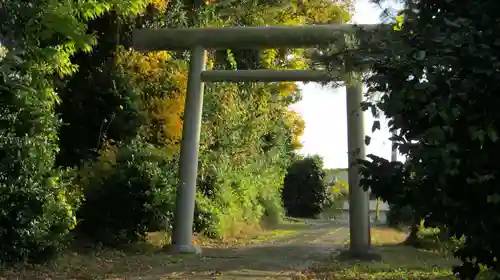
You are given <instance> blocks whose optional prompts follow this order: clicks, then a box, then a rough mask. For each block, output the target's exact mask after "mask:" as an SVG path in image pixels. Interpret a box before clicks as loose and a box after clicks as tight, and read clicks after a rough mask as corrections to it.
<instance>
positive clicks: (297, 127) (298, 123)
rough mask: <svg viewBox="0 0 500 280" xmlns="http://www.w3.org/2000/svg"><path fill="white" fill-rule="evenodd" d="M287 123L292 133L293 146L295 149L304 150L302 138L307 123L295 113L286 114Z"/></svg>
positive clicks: (288, 112)
mask: <svg viewBox="0 0 500 280" xmlns="http://www.w3.org/2000/svg"><path fill="white" fill-rule="evenodd" d="M285 117H286V123H287V125H288V127H289V128H290V130H291V132H292V145H293V147H294V149H296V150H298V149H300V148H302V143H301V142H300V137H302V135H303V134H304V129H305V126H306V124H305V122H304V120H303V119H302V117H301V116H300V115H299V114H297V112H294V111H287V112H286V116H285Z"/></svg>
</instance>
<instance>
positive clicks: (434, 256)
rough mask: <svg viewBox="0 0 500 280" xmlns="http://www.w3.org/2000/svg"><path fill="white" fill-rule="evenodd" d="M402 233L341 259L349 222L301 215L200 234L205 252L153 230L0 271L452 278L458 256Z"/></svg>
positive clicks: (159, 277) (382, 236) (136, 278)
mask: <svg viewBox="0 0 500 280" xmlns="http://www.w3.org/2000/svg"><path fill="white" fill-rule="evenodd" d="M405 237H406V233H404V232H401V231H397V230H393V229H388V228H384V227H375V228H373V229H372V242H373V245H374V249H375V252H377V253H379V254H380V255H381V256H382V261H379V262H358V261H352V260H351V261H339V260H337V259H336V254H337V253H338V252H340V251H341V250H342V249H344V248H345V247H346V244H347V242H348V227H347V223H345V222H343V223H341V222H334V221H314V220H303V221H300V222H288V223H284V224H282V225H280V226H279V227H277V228H275V229H273V230H267V231H261V232H258V233H253V234H246V235H239V236H236V237H235V238H232V239H227V240H223V241H220V240H219V241H213V240H212V241H210V240H207V239H203V238H200V239H197V242H198V243H199V244H200V245H201V246H202V247H204V250H203V254H202V256H189V257H188V256H171V255H168V254H167V253H165V252H163V251H162V250H161V249H160V246H158V245H159V244H156V243H157V242H158V241H157V240H158V239H162V238H159V237H158V236H155V235H152V236H151V238H150V242H149V245H148V246H149V247H148V246H142V247H138V248H135V249H134V250H135V251H134V250H132V249H133V248H129V250H127V251H126V252H124V251H109V250H101V251H99V253H95V252H94V253H81V252H80V253H76V252H69V253H68V254H66V255H65V256H64V257H62V258H61V259H59V260H57V261H55V262H53V263H51V264H46V265H43V266H37V267H30V268H29V269H20V268H17V269H10V270H6V271H3V272H2V274H1V275H2V276H4V278H3V279H29V280H31V279H33V280H34V279H44V280H48V279H50V280H56V279H57V280H59V279H61V280H63V279H64V280H68V279H78V280H80V279H81V280H87V279H89V280H90V279H99V280H122V279H127V280H129V279H130V280H166V279H194V280H197V279H247V280H254V279H294V280H298V279H309V280H312V279H332V280H333V279H335V280H364V279H385V280H392V279H394V280H396V279H397V280H401V279H454V278H453V276H452V275H451V269H450V268H451V266H452V265H453V264H455V263H456V262H455V261H454V260H452V259H449V258H446V257H444V256H443V254H441V253H438V252H431V251H424V250H416V249H414V248H410V247H406V246H402V245H400V243H401V241H402V240H404V238H405ZM155 240H156V241H155ZM155 242H156V243H155ZM0 279H1V277H0Z"/></svg>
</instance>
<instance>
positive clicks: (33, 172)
mask: <svg viewBox="0 0 500 280" xmlns="http://www.w3.org/2000/svg"><path fill="white" fill-rule="evenodd" d="M0 66H1V65H0ZM21 85H22V86H21ZM35 89H36V85H34V82H33V80H32V79H30V78H28V77H23V76H20V75H19V76H17V77H16V75H9V76H6V75H0V104H2V106H1V108H0V207H1V208H0V209H1V211H0V261H1V262H16V261H40V260H45V259H47V258H48V257H50V256H52V255H53V254H54V253H56V252H58V251H60V250H61V249H63V248H64V245H65V241H66V237H67V234H68V232H69V231H70V229H71V228H72V227H73V226H74V224H75V220H74V215H73V207H72V205H71V204H70V203H69V202H68V200H67V198H68V197H67V195H68V193H67V191H66V187H67V181H66V180H64V177H62V175H63V174H61V172H60V171H57V170H54V169H53V167H54V157H55V153H56V151H57V127H58V124H57V118H56V117H55V114H54V112H53V110H52V108H51V106H50V99H51V98H52V97H51V96H50V90H49V89H48V88H38V89H36V90H35ZM44 104H46V106H44Z"/></svg>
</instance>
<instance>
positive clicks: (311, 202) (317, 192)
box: [282, 156, 328, 218]
mask: <svg viewBox="0 0 500 280" xmlns="http://www.w3.org/2000/svg"><path fill="white" fill-rule="evenodd" d="M324 175H325V172H324V171H323V161H322V159H321V158H319V157H318V156H314V157H306V158H304V159H301V160H298V161H296V162H294V163H293V164H292V165H291V166H290V168H289V169H288V172H287V174H286V176H285V182H284V185H283V193H282V197H283V203H284V206H285V209H286V210H287V214H288V215H290V216H295V217H307V218H312V217H316V216H317V215H318V214H319V213H321V211H322V210H323V207H324V206H325V204H326V203H327V199H328V191H327V188H326V185H325V183H324V180H323V177H324Z"/></svg>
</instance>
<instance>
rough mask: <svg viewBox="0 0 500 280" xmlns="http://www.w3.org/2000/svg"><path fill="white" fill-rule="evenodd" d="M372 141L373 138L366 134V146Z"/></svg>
mask: <svg viewBox="0 0 500 280" xmlns="http://www.w3.org/2000/svg"><path fill="white" fill-rule="evenodd" d="M371 141H372V138H371V137H370V136H365V145H366V146H368V145H370V142H371Z"/></svg>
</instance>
